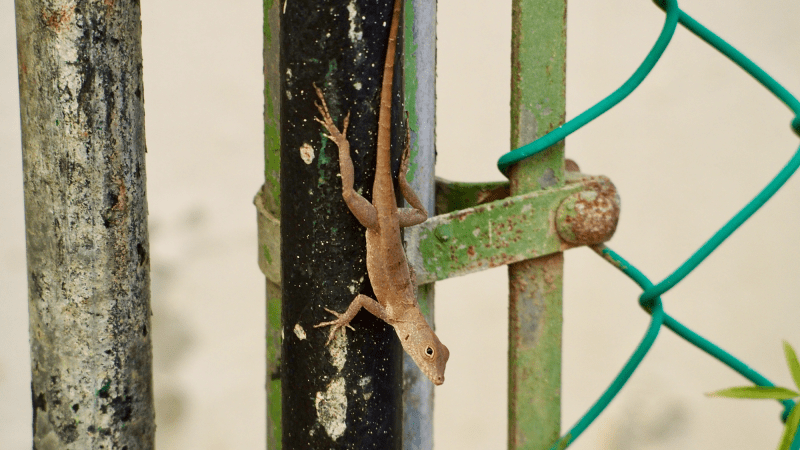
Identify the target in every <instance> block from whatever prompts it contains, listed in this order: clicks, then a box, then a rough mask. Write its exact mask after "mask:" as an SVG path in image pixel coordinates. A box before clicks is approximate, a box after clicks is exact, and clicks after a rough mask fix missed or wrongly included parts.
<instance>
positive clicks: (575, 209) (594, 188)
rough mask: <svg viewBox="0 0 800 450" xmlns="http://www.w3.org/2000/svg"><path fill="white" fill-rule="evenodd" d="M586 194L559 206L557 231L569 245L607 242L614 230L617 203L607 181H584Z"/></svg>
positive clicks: (617, 215) (568, 199) (613, 190)
mask: <svg viewBox="0 0 800 450" xmlns="http://www.w3.org/2000/svg"><path fill="white" fill-rule="evenodd" d="M585 186H586V188H587V189H586V190H584V191H581V192H578V193H575V194H573V195H571V196H569V197H567V198H566V199H564V201H562V202H561V204H560V205H559V206H558V210H557V212H556V229H557V231H558V234H559V236H560V237H561V239H562V240H563V241H565V242H567V243H569V244H575V245H592V244H599V243H602V242H606V241H607V240H609V239H611V236H613V235H614V231H616V229H617V222H618V221H619V213H620V199H619V195H618V194H617V189H616V188H615V187H614V184H612V183H611V180H609V179H608V178H607V177H604V176H599V177H596V178H592V179H590V180H586V181H585Z"/></svg>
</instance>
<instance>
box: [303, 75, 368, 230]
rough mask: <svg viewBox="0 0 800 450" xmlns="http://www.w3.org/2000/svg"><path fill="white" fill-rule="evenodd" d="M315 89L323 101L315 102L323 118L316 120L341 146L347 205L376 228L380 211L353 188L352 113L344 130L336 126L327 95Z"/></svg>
mask: <svg viewBox="0 0 800 450" xmlns="http://www.w3.org/2000/svg"><path fill="white" fill-rule="evenodd" d="M314 90H316V91H317V96H318V97H319V100H320V102H321V103H318V102H314V104H315V105H316V106H317V109H318V110H319V113H320V115H322V119H320V118H319V117H314V120H316V121H317V122H319V123H321V124H322V126H324V127H325V129H326V130H328V133H329V134H326V135H325V136H326V137H327V138H328V139H330V140H332V141H333V142H334V143H335V144H336V146H337V147H339V172H340V173H341V175H342V197H343V198H344V201H345V203H347V207H348V208H350V211H351V212H352V213H353V215H354V216H356V219H358V221H359V222H360V223H361V225H363V226H364V227H366V228H372V229H374V228H376V227H377V226H378V213H377V212H376V211H375V207H374V206H372V203H370V202H369V201H368V200H367V199H365V198H364V197H362V196H361V194H359V193H358V192H356V191H355V189H353V178H354V169H353V160H352V159H351V158H350V142H349V141H348V140H347V125H348V124H349V123H350V113H349V112H348V113H347V116H346V117H345V118H344V124H343V125H342V131H339V128H337V127H336V124H335V123H333V119H332V118H331V113H330V111H328V104H327V103H325V97H324V96H323V95H322V90H321V89H320V88H318V87H317V85H316V84H315V85H314Z"/></svg>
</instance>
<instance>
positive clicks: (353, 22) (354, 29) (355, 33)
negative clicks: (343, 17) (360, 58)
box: [347, 0, 364, 42]
mask: <svg viewBox="0 0 800 450" xmlns="http://www.w3.org/2000/svg"><path fill="white" fill-rule="evenodd" d="M347 12H349V13H350V15H349V16H348V19H349V20H350V31H348V32H347V36H348V37H349V38H350V40H351V41H353V42H357V41H360V40H361V38H363V37H364V32H363V31H361V29H360V28H361V27H360V24H359V23H358V11H356V2H355V0H350V3H349V4H348V5H347Z"/></svg>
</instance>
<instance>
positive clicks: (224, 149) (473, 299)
mask: <svg viewBox="0 0 800 450" xmlns="http://www.w3.org/2000/svg"><path fill="white" fill-rule="evenodd" d="M508 3H509V2H508V1H504V2H497V1H495V0H492V1H489V0H484V1H481V2H478V1H475V2H445V1H441V2H439V47H438V57H439V73H438V76H439V78H438V108H439V114H438V119H437V122H438V123H437V125H438V130H437V143H438V155H439V159H438V163H437V167H436V170H437V173H438V174H439V175H440V176H443V177H445V178H449V179H456V180H496V179H500V177H501V175H500V174H499V172H498V171H497V169H496V168H495V162H496V160H497V158H498V157H499V156H500V155H501V154H502V153H503V152H504V151H506V150H507V147H508V142H509V140H508V131H507V130H508V114H507V108H508V95H509V94H508V91H509V82H508V76H509V75H508V73H509V71H508V68H507V61H508V55H509V52H510V47H509V33H510V17H511V15H510V6H509V5H508ZM681 6H682V7H683V8H684V9H685V10H686V11H687V12H688V13H689V14H691V15H693V16H694V17H695V18H696V19H698V20H700V21H701V22H702V23H704V24H705V25H706V26H708V27H709V28H711V29H712V30H713V31H716V32H718V33H719V34H720V35H721V36H723V37H724V38H726V39H728V40H729V41H730V42H731V43H732V44H734V45H736V46H737V47H739V48H740V50H742V51H743V52H744V53H745V54H747V55H748V56H750V57H751V58H752V59H754V60H755V61H756V62H758V63H759V64H762V66H763V67H764V69H766V70H767V71H768V72H769V73H771V74H773V75H774V76H775V78H777V79H778V80H779V81H781V82H783V83H784V84H785V85H786V87H787V88H788V89H789V90H790V91H792V92H794V93H795V94H796V95H800V59H798V58H797V55H798V54H800V39H798V38H797V36H796V33H794V32H795V28H796V27H795V25H796V23H797V18H798V17H800V6H799V5H797V4H792V3H791V2H782V1H779V0H769V1H764V2H745V1H742V0H736V1H734V2H725V3H724V4H723V3H720V2H701V1H698V0H692V1H688V0H687V1H683V2H681ZM142 10H143V17H142V21H143V43H144V70H145V108H146V120H147V143H148V145H147V147H148V154H147V163H148V167H147V170H148V198H149V202H150V205H149V209H150V232H151V244H150V245H151V257H152V267H153V273H152V281H153V293H152V298H153V309H154V316H153V326H154V330H153V342H154V347H155V348H154V353H155V361H154V371H155V381H156V385H155V395H156V415H157V420H158V435H157V446H158V447H159V448H167V449H185V448H194V449H200V450H203V449H215V450H216V449H241V448H263V444H262V443H263V440H264V434H265V430H264V422H265V419H264V408H265V407H264V398H265V394H264V368H263V367H264V345H263V335H264V319H263V318H264V281H263V277H261V275H260V273H259V271H258V267H257V265H256V251H255V211H254V208H253V205H252V202H251V200H252V197H253V195H254V194H255V192H256V190H257V189H258V187H259V186H260V183H261V179H262V169H263V163H262V161H263V158H262V150H261V145H262V125H261V120H262V119H261V117H262V116H261V111H262V104H261V103H262V99H263V96H262V85H261V77H262V75H261V6H260V5H259V4H257V3H253V2H244V1H240V0H237V1H230V2H222V1H218V0H217V1H209V2H203V4H202V6H198V4H197V3H192V2H188V1H172V0H170V1H161V2H158V3H155V2H149V3H146V4H143V5H142ZM568 17H569V42H568V51H567V53H568V63H567V71H568V72H567V95H568V98H567V111H568V113H567V114H568V117H574V116H575V115H577V114H578V113H580V112H581V111H583V110H584V109H585V108H587V107H589V106H591V105H592V104H594V102H596V101H597V100H599V99H601V98H602V97H604V96H605V95H607V94H608V93H609V92H611V91H612V90H614V89H616V88H617V87H618V86H619V84H621V83H622V82H623V81H624V80H625V79H626V78H627V77H628V76H629V75H630V73H632V72H633V70H634V69H635V68H636V66H637V65H638V64H639V63H640V62H641V60H642V58H643V57H644V55H645V54H646V53H647V51H648V50H649V48H650V46H651V45H652V42H653V41H654V40H655V38H656V36H657V34H658V32H659V31H660V28H661V25H662V23H663V14H662V13H661V11H660V10H659V9H657V8H656V7H655V6H653V4H652V3H651V2H648V1H644V0H641V1H635V2H634V1H621V0H613V1H607V2H586V1H572V2H571V3H570V6H569V11H568ZM15 54H16V50H15V42H14V18H13V4H12V2H6V3H5V4H4V5H3V6H2V7H0V61H1V62H2V64H0V343H2V345H1V346H0V447H2V448H3V449H11V450H22V449H28V448H30V445H31V444H30V433H31V432H30V423H31V422H30V417H31V415H30V387H29V386H30V384H29V383H30V369H29V356H28V343H27V336H28V333H27V310H26V308H27V306H26V305H27V302H26V275H25V243H24V228H23V207H22V172H21V171H22V169H21V151H20V144H19V142H20V141H19V109H18V92H17V81H16V57H15ZM791 118H792V117H791V115H790V114H789V112H788V110H787V109H786V108H785V107H784V106H783V105H782V104H780V103H779V102H777V101H776V100H774V99H773V98H772V97H771V95H770V94H768V93H767V92H766V91H765V90H763V89H762V88H760V87H759V86H758V85H757V84H755V83H754V82H752V80H751V79H750V78H749V77H747V76H746V75H744V74H743V73H742V72H741V71H739V70H738V69H737V68H735V67H734V66H733V65H731V64H730V63H728V62H727V60H725V59H724V58H723V57H721V56H720V55H718V54H717V53H716V52H715V51H713V50H712V49H710V48H709V47H708V46H707V45H706V44H704V43H702V42H701V41H699V40H697V39H695V38H694V37H693V36H691V35H690V34H689V33H687V32H685V31H683V30H681V29H679V30H678V32H677V33H676V36H675V38H674V42H673V45H672V47H670V48H669V49H668V50H667V52H666V54H665V56H664V58H663V59H662V61H661V62H659V64H658V65H657V66H656V68H655V70H654V72H653V73H652V74H651V76H650V77H649V78H648V79H647V80H646V81H645V82H644V83H643V84H642V86H641V87H640V88H639V90H638V91H636V92H635V93H634V94H633V95H632V96H631V97H629V98H628V99H627V100H625V101H624V102H623V103H622V104H621V105H619V106H618V107H617V108H616V109H614V110H613V111H611V112H610V113H608V114H607V115H605V116H604V117H602V118H601V119H599V120H597V121H596V122H594V123H592V124H590V125H588V126H587V127H585V128H584V129H583V130H580V131H578V132H577V133H576V134H574V135H573V136H572V137H570V138H568V140H567V155H568V157H571V158H573V159H575V160H576V161H577V162H578V163H579V164H580V166H581V168H582V169H583V171H585V172H587V173H594V174H605V175H607V176H609V177H610V178H611V179H612V180H613V182H614V183H615V184H616V186H617V188H618V190H619V193H620V196H621V198H622V214H621V219H620V224H619V228H618V230H617V234H616V237H615V238H614V239H613V240H612V241H611V246H612V247H613V248H614V249H615V250H616V251H618V252H619V253H621V254H622V255H623V256H625V257H626V258H627V259H629V260H630V261H631V262H633V263H634V264H637V265H638V266H639V267H640V268H641V269H642V270H643V271H644V272H645V273H646V274H647V275H649V276H650V277H651V278H653V279H654V280H659V279H661V278H663V277H664V276H666V275H668V274H669V273H671V272H672V270H674V269H675V268H676V267H677V266H678V265H679V264H680V263H681V262H683V260H684V259H685V258H687V257H688V256H689V255H690V254H691V253H692V252H693V251H694V250H695V249H696V248H697V247H698V246H699V245H700V244H702V242H704V241H705V239H707V238H708V237H709V236H710V235H711V234H712V233H713V232H714V231H715V230H716V229H717V228H718V227H719V226H720V225H721V224H722V223H723V222H724V221H726V220H727V219H728V218H730V216H732V215H733V214H734V213H735V212H736V210H737V209H738V208H739V207H741V206H742V205H743V204H744V203H745V202H747V201H748V200H750V198H752V196H753V195H754V194H755V193H756V191H757V190H758V189H760V188H762V187H763V186H764V185H765V184H766V183H767V181H768V180H769V178H770V177H771V176H772V175H773V174H774V173H775V172H777V170H778V169H779V168H780V167H782V165H783V164H784V163H785V162H786V161H787V160H788V158H789V156H790V154H791V153H792V152H793V151H795V150H796V149H797V146H798V139H797V137H796V136H795V135H793V134H792V133H791V131H790V130H789V122H790V120H791ZM798 202H800V181H798V180H797V179H792V180H790V181H789V183H788V184H787V186H786V187H785V188H784V189H783V190H782V191H781V192H780V193H779V194H778V195H777V196H776V197H775V198H774V199H773V200H771V201H770V203H768V204H767V205H766V207H765V208H764V209H763V210H762V211H760V212H759V213H757V214H756V216H755V217H754V218H753V219H751V221H750V222H749V223H748V224H746V225H745V226H744V227H743V228H742V229H740V230H739V231H737V232H736V233H735V234H734V235H733V237H732V238H731V239H730V240H729V242H727V243H725V244H724V245H722V247H720V249H719V250H718V251H717V252H716V253H715V254H714V255H713V256H711V257H710V258H709V259H708V260H707V261H706V262H705V263H703V264H702V265H701V266H700V268H699V269H698V270H697V271H696V272H695V273H694V274H692V275H690V276H689V277H688V278H687V279H686V280H685V281H684V282H683V283H681V284H680V285H678V286H677V287H676V288H675V289H673V290H672V291H670V292H669V293H668V294H666V295H665V296H664V301H665V305H666V309H667V311H668V312H670V313H671V314H673V315H674V316H675V317H676V318H677V319H678V320H682V321H683V322H684V323H685V324H686V325H688V326H690V327H692V328H693V329H695V330H696V331H698V332H700V333H701V334H703V335H704V336H705V337H707V338H709V339H711V340H712V341H714V342H716V343H718V344H721V345H722V346H723V347H724V348H725V349H727V350H728V351H730V352H731V353H733V354H734V355H736V356H738V357H740V358H741V359H743V360H744V361H746V362H747V363H749V364H750V365H751V366H753V367H754V368H756V369H758V370H760V371H762V373H764V374H765V375H766V376H767V377H769V378H771V379H772V380H773V381H775V382H776V383H778V384H784V385H788V384H789V383H791V379H790V377H789V375H788V372H787V370H786V368H785V364H784V362H783V354H782V351H781V345H780V341H781V339H787V340H789V341H790V342H792V343H793V344H794V345H795V347H800V332H798V328H797V318H798V316H800V302H798V301H797V300H796V298H795V296H796V294H795V293H796V292H798V290H800V277H798V276H796V273H797V272H798V270H800V262H798V258H797V256H796V254H797V249H798V248H800V237H799V236H798V234H797V233H796V230H797V227H798V224H800V214H798V211H800V209H798V208H797V204H798ZM565 279H566V284H565V299H564V304H565V311H564V314H565V324H564V331H565V336H564V383H563V389H564V392H563V394H562V395H563V401H564V407H563V427H564V428H565V429H566V428H568V427H569V426H571V425H572V424H573V423H574V422H575V421H576V420H577V419H578V417H579V416H580V415H581V414H583V412H584V411H585V410H586V409H587V408H588V407H589V406H590V405H591V404H592V403H593V402H594V401H595V399H596V398H597V396H599V395H600V393H601V392H602V390H603V389H605V388H606V386H607V385H608V383H609V382H610V381H611V379H612V377H613V376H614V375H615V374H616V373H617V371H618V370H619V368H620V367H621V366H622V364H624V362H625V360H626V359H627V357H628V356H629V355H630V353H631V352H632V351H633V349H634V347H635V346H636V344H637V343H638V341H639V339H640V338H641V336H642V334H643V333H644V330H645V327H646V323H647V316H646V315H645V314H644V313H643V312H642V311H641V310H640V309H639V307H638V306H637V304H636V297H637V295H638V294H639V291H638V289H637V288H636V287H635V286H634V285H633V284H632V283H631V282H629V281H628V280H627V279H625V278H624V277H623V276H622V275H621V274H619V273H618V272H617V271H616V270H615V269H613V268H612V267H611V266H609V265H608V264H606V263H605V262H603V261H601V260H600V259H599V258H598V257H596V256H595V255H594V254H593V253H591V252H590V251H588V250H585V249H578V250H571V251H570V252H569V253H568V254H567V255H566V268H565ZM436 292H437V301H436V305H437V311H436V318H437V333H438V334H439V335H440V336H442V339H443V340H446V341H447V343H448V346H449V347H450V350H451V355H452V356H451V359H450V363H449V365H448V378H447V383H446V384H445V385H443V386H441V387H438V388H437V389H436V395H437V397H436V411H435V425H434V430H435V431H434V432H435V444H436V448H439V449H450V448H463V449H487V448H488V449H500V448H504V447H505V444H504V442H505V436H506V429H505V426H506V412H505V389H506V363H505V360H506V351H507V348H506V344H505V339H506V337H505V336H506V320H507V313H506V310H507V307H506V295H507V283H506V271H505V269H496V270H493V271H491V272H487V273H481V274H477V275H470V276H468V277H463V278H459V279H456V280H448V281H445V282H442V283H439V284H438V285H437V290H436ZM738 384H743V379H742V378H741V377H739V376H738V375H736V374H735V373H733V372H731V371H730V370H728V369H726V368H724V367H723V366H722V365H721V364H719V363H717V362H715V361H714V360H712V359H711V358H709V357H707V356H705V355H704V354H702V353H701V352H699V351H697V350H695V349H694V348H693V347H691V346H689V345H687V344H685V343H684V342H682V341H681V340H680V339H678V338H676V337H675V336H674V335H672V334H671V333H670V332H669V331H664V332H663V334H662V335H661V336H659V339H658V340H657V341H656V344H655V346H654V348H653V350H652V352H651V354H650V355H649V356H648V357H647V358H646V359H645V361H644V363H643V364H642V366H641V368H640V369H639V371H638V372H637V373H636V374H635V375H634V377H633V379H632V380H631V382H630V384H629V385H628V386H627V387H626V388H625V389H623V391H622V393H621V395H620V396H619V397H618V398H617V399H616V400H615V401H614V402H613V403H612V404H611V406H610V407H609V409H608V410H607V411H606V412H605V413H604V414H603V415H602V416H601V417H600V419H599V420H598V421H597V422H596V423H595V424H594V425H593V426H592V427H591V428H590V429H589V430H588V431H587V432H586V434H585V435H583V436H582V437H581V438H579V440H578V441H577V442H576V444H575V445H574V446H573V447H571V448H575V449H595V448H609V449H648V450H649V449H674V448H682V449H709V448H711V449H714V448H719V449H722V448H770V447H774V446H775V445H776V443H777V441H778V439H779V437H780V429H781V427H780V423H779V422H778V420H777V416H778V414H779V408H778V407H777V406H776V405H775V404H773V403H771V402H767V401H750V402H746V401H734V400H723V399H709V398H706V397H705V396H704V395H703V393H704V392H708V391H711V390H715V389H718V388H722V387H727V386H733V385H738Z"/></svg>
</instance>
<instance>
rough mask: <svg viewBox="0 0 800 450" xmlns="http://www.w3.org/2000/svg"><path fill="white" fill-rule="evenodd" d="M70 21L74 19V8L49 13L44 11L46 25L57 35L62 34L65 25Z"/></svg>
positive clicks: (64, 7)
mask: <svg viewBox="0 0 800 450" xmlns="http://www.w3.org/2000/svg"><path fill="white" fill-rule="evenodd" d="M70 19H72V8H68V7H66V6H63V7H61V8H60V9H57V10H49V11H48V10H47V9H42V20H43V21H44V24H45V25H46V26H47V27H48V28H50V29H52V30H53V31H55V32H56V33H58V32H60V31H61V28H62V27H63V26H64V24H66V23H67V22H69V21H70Z"/></svg>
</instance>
